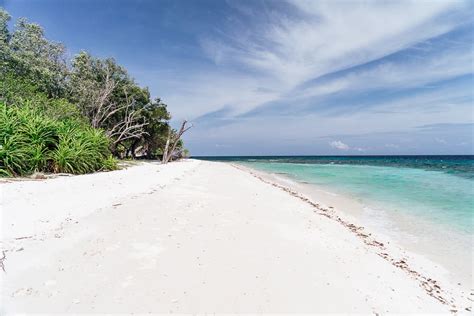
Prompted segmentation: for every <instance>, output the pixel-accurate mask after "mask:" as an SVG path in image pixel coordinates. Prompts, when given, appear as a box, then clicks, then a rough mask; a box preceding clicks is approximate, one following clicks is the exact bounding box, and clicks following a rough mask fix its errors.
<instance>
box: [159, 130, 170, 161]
mask: <svg viewBox="0 0 474 316" xmlns="http://www.w3.org/2000/svg"><path fill="white" fill-rule="evenodd" d="M170 137H171V131H169V132H168V138H167V139H166V145H165V150H163V159H162V160H161V162H162V163H164V164H165V163H167V162H168V148H169V146H170Z"/></svg>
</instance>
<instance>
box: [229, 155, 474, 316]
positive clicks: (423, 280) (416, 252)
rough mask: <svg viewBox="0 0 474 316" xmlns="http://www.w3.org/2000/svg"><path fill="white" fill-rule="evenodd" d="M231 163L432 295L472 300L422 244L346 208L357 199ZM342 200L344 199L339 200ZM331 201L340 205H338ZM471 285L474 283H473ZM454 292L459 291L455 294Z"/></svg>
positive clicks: (446, 301) (467, 290)
mask: <svg viewBox="0 0 474 316" xmlns="http://www.w3.org/2000/svg"><path fill="white" fill-rule="evenodd" d="M229 164H230V165H232V166H234V167H235V168H237V169H240V170H244V171H246V172H249V173H250V174H252V175H253V176H254V177H256V178H257V179H259V180H260V181H262V182H264V183H267V184H269V185H272V186H274V187H276V188H278V189H280V190H282V191H284V192H287V193H288V194H290V195H292V196H294V197H296V198H298V199H300V200H301V201H303V202H305V203H308V204H309V205H311V206H312V207H314V208H315V209H316V210H317V211H315V213H316V214H318V215H322V216H325V217H328V218H330V219H332V220H334V221H336V222H338V223H339V224H341V225H343V226H344V227H346V228H347V229H348V230H349V231H351V232H352V233H354V234H355V235H356V236H357V237H359V238H360V239H361V240H362V241H363V242H364V243H365V244H367V245H369V246H372V247H374V249H376V251H377V252H378V255H380V256H381V257H382V258H384V259H386V260H387V261H388V262H390V263H391V264H393V265H394V266H396V267H398V268H400V269H402V270H404V271H405V272H406V273H407V274H408V275H410V276H411V277H414V278H415V279H417V281H418V282H420V286H421V287H422V288H423V289H424V290H425V291H426V293H427V294H428V295H430V296H433V297H434V298H436V299H437V300H439V301H440V302H442V303H443V304H447V305H449V304H450V303H451V304H453V302H454V301H455V299H454V296H459V297H462V299H463V300H465V301H466V302H467V300H472V299H470V298H469V295H470V296H472V295H474V294H473V292H470V291H472V290H471V288H470V287H469V286H466V283H469V279H462V283H460V282H459V281H461V279H458V278H457V277H458V275H456V277H454V275H453V271H452V270H446V268H445V267H444V266H443V264H442V263H440V262H434V261H433V258H426V257H425V256H426V254H425V253H423V252H422V251H421V249H420V248H419V247H418V248H416V249H407V247H406V244H403V243H402V241H401V240H400V239H398V240H396V239H394V238H393V236H389V235H387V233H386V232H383V231H382V230H381V229H380V228H379V229H376V228H375V227H374V226H373V225H371V226H369V228H367V224H368V223H367V222H364V221H363V220H361V219H360V218H359V216H360V215H361V214H354V210H348V209H347V207H348V206H349V207H353V208H358V207H359V208H360V207H361V205H356V203H357V202H355V201H352V198H348V197H347V196H343V197H341V196H340V193H333V192H331V191H330V190H331V189H329V190H328V189H326V188H323V187H321V186H316V185H313V184H311V183H308V182H306V181H297V180H295V179H292V178H291V177H289V175H287V174H286V173H272V172H268V171H262V170H259V169H255V168H252V167H249V166H245V165H242V164H238V163H230V162H229ZM316 190H317V192H319V193H320V192H321V191H322V190H324V191H323V192H324V194H326V195H332V196H334V198H332V199H330V201H331V202H329V203H328V202H327V200H326V201H325V202H322V201H321V200H319V201H314V200H313V196H314V195H315V194H314V193H315V191H316ZM326 190H327V191H326ZM341 199H342V200H343V201H342V202H341V201H340V200H341ZM338 200H339V201H338ZM330 204H332V205H337V206H336V207H335V206H332V205H330ZM348 211H349V212H348ZM359 212H361V211H359ZM374 228H375V229H374ZM409 261H411V262H409ZM420 263H421V264H420ZM426 265H428V266H429V269H433V270H434V271H436V272H437V273H439V274H440V275H443V276H442V277H441V278H440V279H441V280H442V282H441V283H442V284H444V285H447V291H446V292H445V293H443V292H444V290H442V289H441V288H440V286H439V284H440V283H439V281H438V280H436V278H433V277H430V276H428V275H426V272H425V271H423V270H424V269H425V267H424V266H426ZM439 265H441V266H439ZM470 285H471V286H472V282H471V284H470ZM453 292H455V293H456V294H454V295H453V294H452V293H453ZM450 293H451V294H450ZM466 293H469V294H466ZM452 307H453V309H454V310H456V311H458V310H457V309H456V306H455V305H452Z"/></svg>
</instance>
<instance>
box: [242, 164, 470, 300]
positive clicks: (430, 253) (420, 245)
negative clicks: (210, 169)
mask: <svg viewBox="0 0 474 316" xmlns="http://www.w3.org/2000/svg"><path fill="white" fill-rule="evenodd" d="M237 165H238V166H240V167H243V168H246V169H248V170H249V171H250V172H253V173H256V174H258V175H259V176H261V177H263V178H264V179H265V180H267V181H271V182H276V183H278V184H280V185H283V186H286V187H288V188H291V189H292V190H294V191H297V192H299V193H301V194H303V195H305V196H307V197H308V198H310V199H312V200H314V201H318V203H319V204H323V205H325V206H326V207H328V206H332V207H335V208H337V209H338V210H339V215H340V216H344V218H345V219H346V220H348V221H350V222H352V223H354V224H355V225H358V226H364V227H365V228H366V229H367V230H368V231H370V232H372V233H376V234H377V236H379V238H380V239H382V240H384V241H386V242H388V243H392V244H396V245H398V247H399V248H401V249H404V250H407V251H408V252H410V253H412V254H416V255H421V256H423V257H426V258H427V259H428V260H429V261H434V262H436V263H437V264H440V265H441V266H443V267H445V268H446V270H447V271H448V273H451V274H452V279H453V280H454V281H455V283H456V284H457V283H462V284H463V285H469V284H471V285H472V275H473V274H472V272H473V271H472V269H470V266H471V265H469V264H466V263H465V262H472V253H471V252H469V249H470V248H471V247H472V246H471V245H472V234H469V233H467V232H464V231H459V230H457V229H456V228H455V227H453V226H451V225H449V224H448V223H440V222H435V221H431V220H430V219H429V218H426V217H419V216H417V215H415V214H410V213H409V212H401V211H400V212H389V211H388V210H387V208H386V206H384V205H380V204H379V205H377V206H376V207H374V206H373V205H370V204H368V203H366V202H367V201H364V200H361V199H359V198H358V197H357V196H354V195H353V194H350V193H347V192H342V191H341V190H338V189H336V188H334V187H329V186H323V185H320V184H313V183H310V182H307V181H300V180H298V179H296V178H294V177H292V176H291V174H287V173H282V172H271V171H268V170H261V169H258V168H255V167H253V166H248V165H245V164H238V163H237ZM388 209H390V208H388ZM392 209H394V208H392ZM446 236H449V238H447V237H446ZM462 263H464V264H462ZM464 290H465V291H469V290H470V287H469V286H466V287H465V288H464Z"/></svg>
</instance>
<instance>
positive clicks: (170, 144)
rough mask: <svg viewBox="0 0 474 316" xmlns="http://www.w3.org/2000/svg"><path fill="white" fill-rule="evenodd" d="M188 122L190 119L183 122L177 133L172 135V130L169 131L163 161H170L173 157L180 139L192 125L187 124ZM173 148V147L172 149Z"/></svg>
mask: <svg viewBox="0 0 474 316" xmlns="http://www.w3.org/2000/svg"><path fill="white" fill-rule="evenodd" d="M186 124H188V121H186V120H184V121H183V123H182V124H181V127H180V129H179V131H178V132H177V133H176V135H174V136H172V132H171V130H170V131H169V133H168V138H167V140H166V145H165V149H164V150H163V160H162V163H164V164H165V163H168V162H169V161H170V159H171V157H173V154H174V152H175V150H176V146H177V145H178V142H179V140H180V139H181V136H182V135H183V134H184V133H185V132H186V131H187V130H189V129H190V128H191V127H193V126H192V125H189V126H186ZM170 148H171V149H170Z"/></svg>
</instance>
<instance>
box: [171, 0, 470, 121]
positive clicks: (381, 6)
mask: <svg viewBox="0 0 474 316" xmlns="http://www.w3.org/2000/svg"><path fill="white" fill-rule="evenodd" d="M289 4H290V6H292V7H293V8H294V10H295V11H296V12H297V13H295V14H296V15H297V16H295V15H290V14H288V12H279V11H277V10H270V11H271V12H266V13H267V14H265V19H263V18H262V19H260V20H259V22H258V23H259V24H258V25H257V26H254V25H253V26H252V29H251V30H250V29H247V28H242V27H241V28H240V29H238V28H227V29H226V28H225V27H223V28H221V29H220V34H221V36H217V37H216V36H214V37H210V36H209V37H205V38H201V39H200V43H201V47H202V49H203V51H204V52H205V53H206V54H207V56H208V57H209V58H210V59H211V60H212V61H213V62H214V64H215V69H214V71H212V73H213V74H211V75H209V74H206V75H203V74H202V72H200V73H192V72H191V73H188V74H187V77H185V78H181V81H180V84H179V85H177V86H176V89H175V90H174V91H173V92H172V95H171V96H167V98H168V99H169V100H171V101H172V102H171V101H170V102H169V103H170V104H175V105H176V106H175V107H176V109H177V111H176V110H174V111H173V112H174V113H176V112H178V116H181V113H179V112H182V113H183V114H184V113H188V116H189V113H192V115H191V116H199V115H202V114H205V113H207V112H212V111H215V110H218V109H219V108H221V107H223V106H229V108H230V110H231V111H230V112H229V115H237V114H241V113H244V112H247V111H249V110H252V109H254V108H256V107H259V106H260V105H262V104H263V103H265V102H269V101H274V100H279V99H281V98H284V97H285V96H287V95H288V94H292V92H291V91H292V90H293V89H294V88H295V87H297V86H299V85H301V84H302V83H304V82H306V81H307V80H309V79H313V78H317V77H319V76H322V75H325V74H328V73H332V72H335V71H338V70H341V69H346V68H348V67H352V66H356V65H360V64H364V63H367V62H370V61H373V60H376V59H378V58H381V57H384V56H387V55H389V54H392V53H394V52H397V51H399V50H401V49H404V48H407V47H410V46H412V45H413V44H415V43H417V42H420V41H424V40H427V39H429V38H432V37H434V36H437V35H440V34H443V33H445V32H448V31H450V30H452V29H454V28H455V27H457V26H458V25H459V24H460V23H463V22H464V21H465V19H464V18H460V17H459V15H460V14H462V13H460V12H462V10H460V9H461V8H462V7H463V6H464V5H465V4H466V2H462V1H430V2H425V1H396V2H375V1H374V2H370V1H369V2H359V1H357V2H356V1H352V2H345V1H311V0H309V1H304V0H303V1H289ZM234 7H235V6H234ZM237 7H238V10H237V9H236V14H237V15H236V16H235V17H233V18H235V19H238V18H239V17H238V14H239V12H240V13H242V12H247V13H246V15H247V16H248V15H249V14H248V13H249V12H251V10H250V9H249V8H245V5H241V4H239V5H238V6H237ZM249 10H250V11H249ZM440 16H443V18H440ZM234 26H235V25H234ZM468 53H469V54H470V52H468ZM456 56H457V59H456V58H455V57H456ZM466 56H467V57H466ZM466 58H468V60H470V59H469V58H470V57H469V55H466V53H464V54H461V55H459V54H451V55H449V56H445V58H444V59H443V58H441V60H445V63H442V62H441V63H440V62H439V61H437V59H438V57H437V56H434V58H433V59H432V60H430V61H429V62H428V61H426V62H424V65H420V66H419V67H417V68H416V69H418V70H423V71H416V72H414V71H411V67H413V66H416V64H415V65H406V66H403V65H402V67H400V68H399V65H393V64H385V65H382V66H380V67H378V68H375V69H373V70H370V71H365V72H362V73H357V74H352V75H349V76H347V77H344V78H340V79H337V80H334V81H330V82H328V83H326V84H323V85H320V86H317V87H314V89H315V90H314V91H306V93H308V95H313V94H316V95H319V94H328V93H332V92H337V91H341V90H343V89H363V88H367V87H370V86H371V85H374V86H388V85H390V84H400V85H409V84H412V85H413V84H416V83H420V82H421V83H424V82H430V80H432V78H433V77H436V78H437V79H440V78H446V77H451V76H454V75H456V74H459V73H464V72H466V71H468V70H469V69H468V68H469V67H465V65H466V62H465V61H466ZM436 62H438V64H436ZM453 63H455V65H454V66H453ZM467 64H469V63H467ZM461 66H462V67H464V68H462V69H461V68H460V67H461ZM228 69H234V71H235V72H236V73H234V74H232V75H230V76H228V73H227V70H228ZM235 69H237V70H235ZM237 73H238V74H237ZM203 77H204V78H203ZM180 85H183V86H185V87H186V86H189V87H190V89H187V90H188V93H186V91H183V89H182V88H181V87H180ZM257 87H261V88H263V89H267V90H268V91H274V92H272V93H266V94H262V93H261V91H262V90H258V89H256V88H257ZM189 91H191V92H189Z"/></svg>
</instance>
